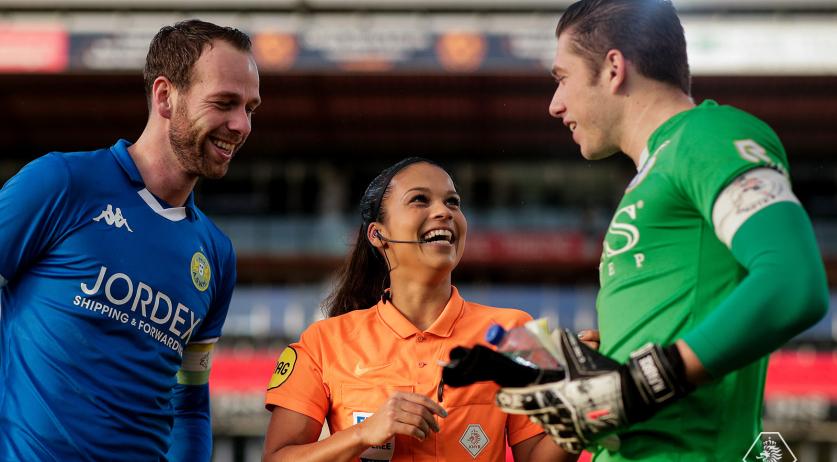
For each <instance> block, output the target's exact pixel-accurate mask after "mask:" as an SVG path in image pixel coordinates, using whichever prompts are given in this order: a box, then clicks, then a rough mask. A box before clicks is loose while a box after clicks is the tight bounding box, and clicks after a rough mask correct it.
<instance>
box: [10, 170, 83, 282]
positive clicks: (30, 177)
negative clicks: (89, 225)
mask: <svg viewBox="0 0 837 462" xmlns="http://www.w3.org/2000/svg"><path fill="white" fill-rule="evenodd" d="M70 186H71V180H70V172H69V168H68V167H67V164H66V161H65V160H64V159H63V158H62V157H61V156H60V155H59V154H48V155H46V156H43V157H40V158H38V159H35V160H34V161H32V162H30V163H29V164H28V165H26V166H25V167H23V169H21V170H20V172H18V173H17V175H15V176H13V177H12V178H11V179H9V181H7V182H6V184H5V185H4V186H3V189H0V211H2V212H0V287H2V286H3V285H5V284H6V282H8V281H10V280H12V279H13V278H14V277H15V276H16V275H17V274H18V273H19V271H20V270H22V269H25V268H27V267H28V266H30V265H31V264H32V263H33V262H34V261H35V260H36V259H37V258H38V257H39V256H40V255H41V254H42V253H43V252H45V251H46V250H48V249H49V248H50V246H52V245H53V244H54V243H55V242H56V240H58V239H59V238H60V236H61V235H62V231H63V230H64V229H66V228H67V227H68V226H70V223H68V220H67V219H66V217H65V215H66V214H67V210H66V208H67V199H68V197H70Z"/></svg>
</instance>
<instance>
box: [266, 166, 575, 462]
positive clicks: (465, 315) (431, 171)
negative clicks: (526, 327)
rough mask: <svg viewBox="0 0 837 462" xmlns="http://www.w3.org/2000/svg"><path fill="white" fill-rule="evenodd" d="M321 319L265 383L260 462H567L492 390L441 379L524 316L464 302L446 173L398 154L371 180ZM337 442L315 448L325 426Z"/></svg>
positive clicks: (460, 218)
mask: <svg viewBox="0 0 837 462" xmlns="http://www.w3.org/2000/svg"><path fill="white" fill-rule="evenodd" d="M360 205H361V217H362V220H363V223H362V225H361V226H360V230H359V232H358V237H357V242H356V243H355V246H354V249H353V251H352V254H351V255H350V256H349V258H348V260H347V262H346V264H345V265H344V267H343V269H342V271H341V273H340V277H339V282H338V285H337V287H336V288H335V290H334V292H333V293H332V294H331V295H330V296H329V298H328V299H327V301H326V307H327V308H328V311H329V318H328V319H325V320H323V321H319V322H317V323H314V324H313V325H311V326H310V327H309V328H308V329H307V330H306V331H305V332H304V333H303V334H302V336H301V338H300V340H299V342H296V343H293V344H291V345H290V346H289V347H288V348H286V349H285V350H284V351H283V352H282V354H281V356H280V357H279V360H278V361H277V367H276V370H275V372H274V374H273V376H272V378H271V380H270V384H269V388H268V391H267V397H266V400H265V402H266V406H267V408H268V409H269V410H271V411H272V416H271V420H270V424H269V426H268V430H267V435H266V438H265V448H264V459H263V460H264V461H295V462H297V461H327V462H338V461H356V460H358V459H360V460H361V461H398V462H400V461H462V460H474V459H477V460H485V461H495V462H500V461H504V460H505V453H506V449H505V448H506V444H507V443H508V445H510V446H511V448H512V453H513V454H514V459H515V460H516V461H541V460H542V461H549V462H555V461H565V460H566V461H569V460H574V459H575V457H574V456H570V455H568V454H566V453H564V452H563V451H562V450H561V449H560V448H559V447H558V446H557V445H556V444H555V443H554V442H553V441H552V439H551V438H547V437H544V435H545V434H544V433H543V430H541V428H540V427H538V426H536V425H534V424H532V423H531V422H529V421H528V420H527V419H526V417H525V416H510V415H508V414H505V413H503V412H502V411H500V410H499V409H498V408H497V407H496V406H495V404H494V395H495V394H496V392H497V386H496V385H495V384H494V383H492V382H479V383H476V384H474V385H472V386H469V387H464V388H448V387H445V386H443V385H442V383H441V373H442V368H441V367H439V362H440V361H446V360H447V359H448V352H449V351H450V350H451V348H453V347H454V346H457V345H473V344H475V343H478V342H482V338H483V335H484V333H485V331H486V329H487V328H488V326H490V325H491V324H493V323H498V324H501V325H502V326H504V327H506V328H510V327H513V326H517V325H520V324H523V323H524V322H526V321H528V320H529V319H530V317H529V315H528V314H526V313H524V312H523V311H519V310H514V309H504V308H493V307H488V306H483V305H478V304H476V303H471V302H467V301H464V300H463V299H462V297H460V295H459V293H458V292H457V290H456V287H453V286H452V285H451V271H453V269H454V268H455V267H456V265H457V264H458V263H459V260H460V258H461V257H462V252H463V250H464V249H465V237H466V235H467V229H468V225H467V222H466V221H465V216H464V215H463V214H462V210H461V208H460V198H459V194H458V193H457V192H456V188H455V187H454V184H453V181H452V180H451V178H450V176H449V175H448V173H447V172H446V171H445V170H444V169H442V168H441V167H440V166H439V165H437V164H436V163H434V162H432V161H429V160H426V159H422V158H416V157H412V158H408V159H404V160H402V161H400V162H398V163H396V164H395V165H393V166H391V167H389V168H387V169H385V170H384V171H383V172H381V174H380V175H378V177H376V178H375V179H374V180H373V181H372V183H371V184H370V185H369V187H368V188H367V189H366V192H365V193H364V195H363V198H362V200H361V204H360ZM326 420H327V421H328V425H329V430H330V431H331V435H330V436H329V437H327V438H324V439H322V440H319V441H318V439H319V436H320V432H321V429H322V427H323V422H324V421H326Z"/></svg>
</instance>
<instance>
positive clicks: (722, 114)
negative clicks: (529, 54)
mask: <svg viewBox="0 0 837 462" xmlns="http://www.w3.org/2000/svg"><path fill="white" fill-rule="evenodd" d="M556 36H557V39H558V46H557V52H556V55H555V59H554V66H553V69H552V73H553V75H554V77H555V80H556V83H557V85H558V87H557V89H556V90H555V94H554V96H553V99H552V102H551V104H550V107H549V111H550V113H551V115H552V116H553V117H556V118H559V119H561V120H562V121H563V124H564V125H565V126H567V127H568V128H569V129H570V131H571V132H572V137H573V140H574V141H575V142H576V143H577V144H578V145H579V146H580V148H581V154H582V156H584V157H585V158H586V159H589V160H597V159H603V158H605V157H608V156H610V155H612V154H614V153H617V152H623V153H624V154H625V155H627V156H628V157H630V158H631V160H633V162H634V163H635V164H636V167H637V174H636V176H635V177H634V179H633V180H632V181H631V182H630V184H628V185H627V187H626V189H625V194H624V197H623V198H622V201H621V203H620V204H619V206H618V208H617V210H616V212H615V214H614V216H613V219H612V221H611V223H610V226H609V228H608V231H607V235H606V236H605V239H604V245H603V252H602V256H601V265H600V284H601V289H600V291H599V295H598V298H597V302H596V305H597V307H596V308H597V312H598V324H599V329H600V334H601V345H600V350H599V352H598V353H597V352H595V351H593V350H590V349H586V348H584V347H581V346H580V343H579V342H578V340H577V339H575V338H574V337H573V336H571V335H568V334H567V332H560V331H559V332H556V334H555V335H554V336H553V337H554V338H555V340H556V343H557V345H558V346H559V347H561V350H562V351H563V354H564V357H565V361H566V364H567V369H568V376H567V378H566V379H564V380H562V381H560V382H555V383H550V384H545V385H539V386H533V387H528V388H511V389H503V390H501V392H500V393H499V394H498V396H497V401H498V404H499V405H500V406H501V407H502V408H503V409H504V410H505V411H506V412H511V413H522V414H529V415H530V416H531V417H532V419H533V420H536V421H538V422H539V423H541V424H542V425H543V426H544V428H546V430H547V431H548V432H549V433H550V434H551V435H553V437H554V438H555V439H556V440H557V441H558V442H559V443H560V444H562V445H563V446H564V447H565V448H567V449H569V450H571V451H574V452H577V451H578V450H580V448H582V447H587V448H588V449H590V450H592V451H594V452H595V454H596V455H595V459H594V460H595V461H597V462H603V461H627V460H645V461H648V460H652V461H715V460H717V461H729V460H741V459H742V457H743V456H744V455H745V454H746V453H747V450H748V448H749V447H750V446H751V445H752V444H753V441H754V440H755V438H756V437H757V436H758V435H759V433H760V432H761V415H762V397H763V390H764V381H765V373H766V369H767V359H768V355H769V354H770V353H771V352H772V351H774V350H775V349H777V348H779V347H780V346H782V345H783V344H784V343H785V342H787V341H788V340H789V339H791V338H792V337H794V336H795V335H797V334H799V333H800V332H802V331H803V330H805V329H806V328H807V327H809V326H811V325H812V324H814V323H816V322H817V320H819V319H820V318H822V316H823V315H824V314H825V312H826V310H827V309H828V306H827V305H828V289H827V285H826V278H825V271H824V268H823V264H822V259H821V257H820V254H819V250H818V248H817V244H816V241H815V239H814V233H813V230H812V226H811V222H810V219H809V218H808V216H807V214H806V212H805V210H804V209H803V208H802V206H801V205H800V204H799V201H798V200H797V198H796V197H795V196H794V194H793V191H792V189H791V183H790V177H789V168H788V163H787V157H786V155H785V151H784V148H783V147H782V144H781V142H780V141H779V139H778V137H777V136H776V134H775V133H774V132H773V130H771V129H770V127H768V126H767V125H766V124H765V123H764V122H762V121H761V120H759V119H757V118H756V117H754V116H752V115H750V114H747V113H745V112H743V111H740V110H738V109H735V108H732V107H729V106H722V105H719V104H717V103H716V102H714V101H710V100H707V101H703V102H701V103H700V104H695V102H694V101H693V100H692V98H691V97H690V74H689V66H688V62H687V58H686V42H685V37H684V33H683V28H682V26H681V24H680V21H679V19H678V17H677V14H676V11H675V10H674V7H673V6H672V5H671V3H670V2H669V1H663V0H610V1H608V0H582V1H580V2H577V3H574V4H573V5H571V6H570V7H569V8H568V9H567V11H566V12H565V13H564V15H563V16H562V17H561V19H560V22H559V24H558V27H557V30H556ZM613 435H616V436H618V439H619V440H620V444H619V445H618V446H617V445H615V444H611V443H612V442H613V441H612V440H613Z"/></svg>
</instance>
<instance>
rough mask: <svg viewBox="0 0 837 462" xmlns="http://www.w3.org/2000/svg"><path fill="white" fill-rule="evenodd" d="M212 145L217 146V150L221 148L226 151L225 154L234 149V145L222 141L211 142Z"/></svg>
mask: <svg viewBox="0 0 837 462" xmlns="http://www.w3.org/2000/svg"><path fill="white" fill-rule="evenodd" d="M212 144H214V145H215V146H218V147H219V148H221V149H223V150H224V151H227V152H232V150H233V148H235V145H234V144H232V143H227V142H224V141H221V140H212Z"/></svg>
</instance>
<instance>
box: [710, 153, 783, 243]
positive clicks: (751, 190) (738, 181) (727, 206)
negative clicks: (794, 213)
mask: <svg viewBox="0 0 837 462" xmlns="http://www.w3.org/2000/svg"><path fill="white" fill-rule="evenodd" d="M777 202H794V203H797V204H798V203H799V199H797V198H796V196H795V195H794V194H793V191H792V190H791V184H790V181H788V178H787V177H786V176H784V175H783V174H782V173H780V172H779V171H777V170H774V169H772V168H766V167H763V168H755V169H753V170H748V171H746V172H744V173H742V174H741V175H739V176H738V177H736V178H735V179H734V180H732V182H731V183H730V184H729V185H727V187H726V188H724V190H723V191H721V194H719V195H718V198H717V199H716V200H715V205H713V206H712V224H713V225H714V226H715V234H716V235H717V236H718V239H720V241H721V242H723V243H724V244H725V245H726V246H727V247H732V239H733V238H734V237H735V233H736V232H738V229H739V228H740V227H741V225H743V224H744V222H746V221H747V220H748V219H749V218H750V217H751V216H753V215H755V214H756V212H758V211H759V210H762V209H764V208H765V207H767V206H769V205H772V204H775V203H777Z"/></svg>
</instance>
